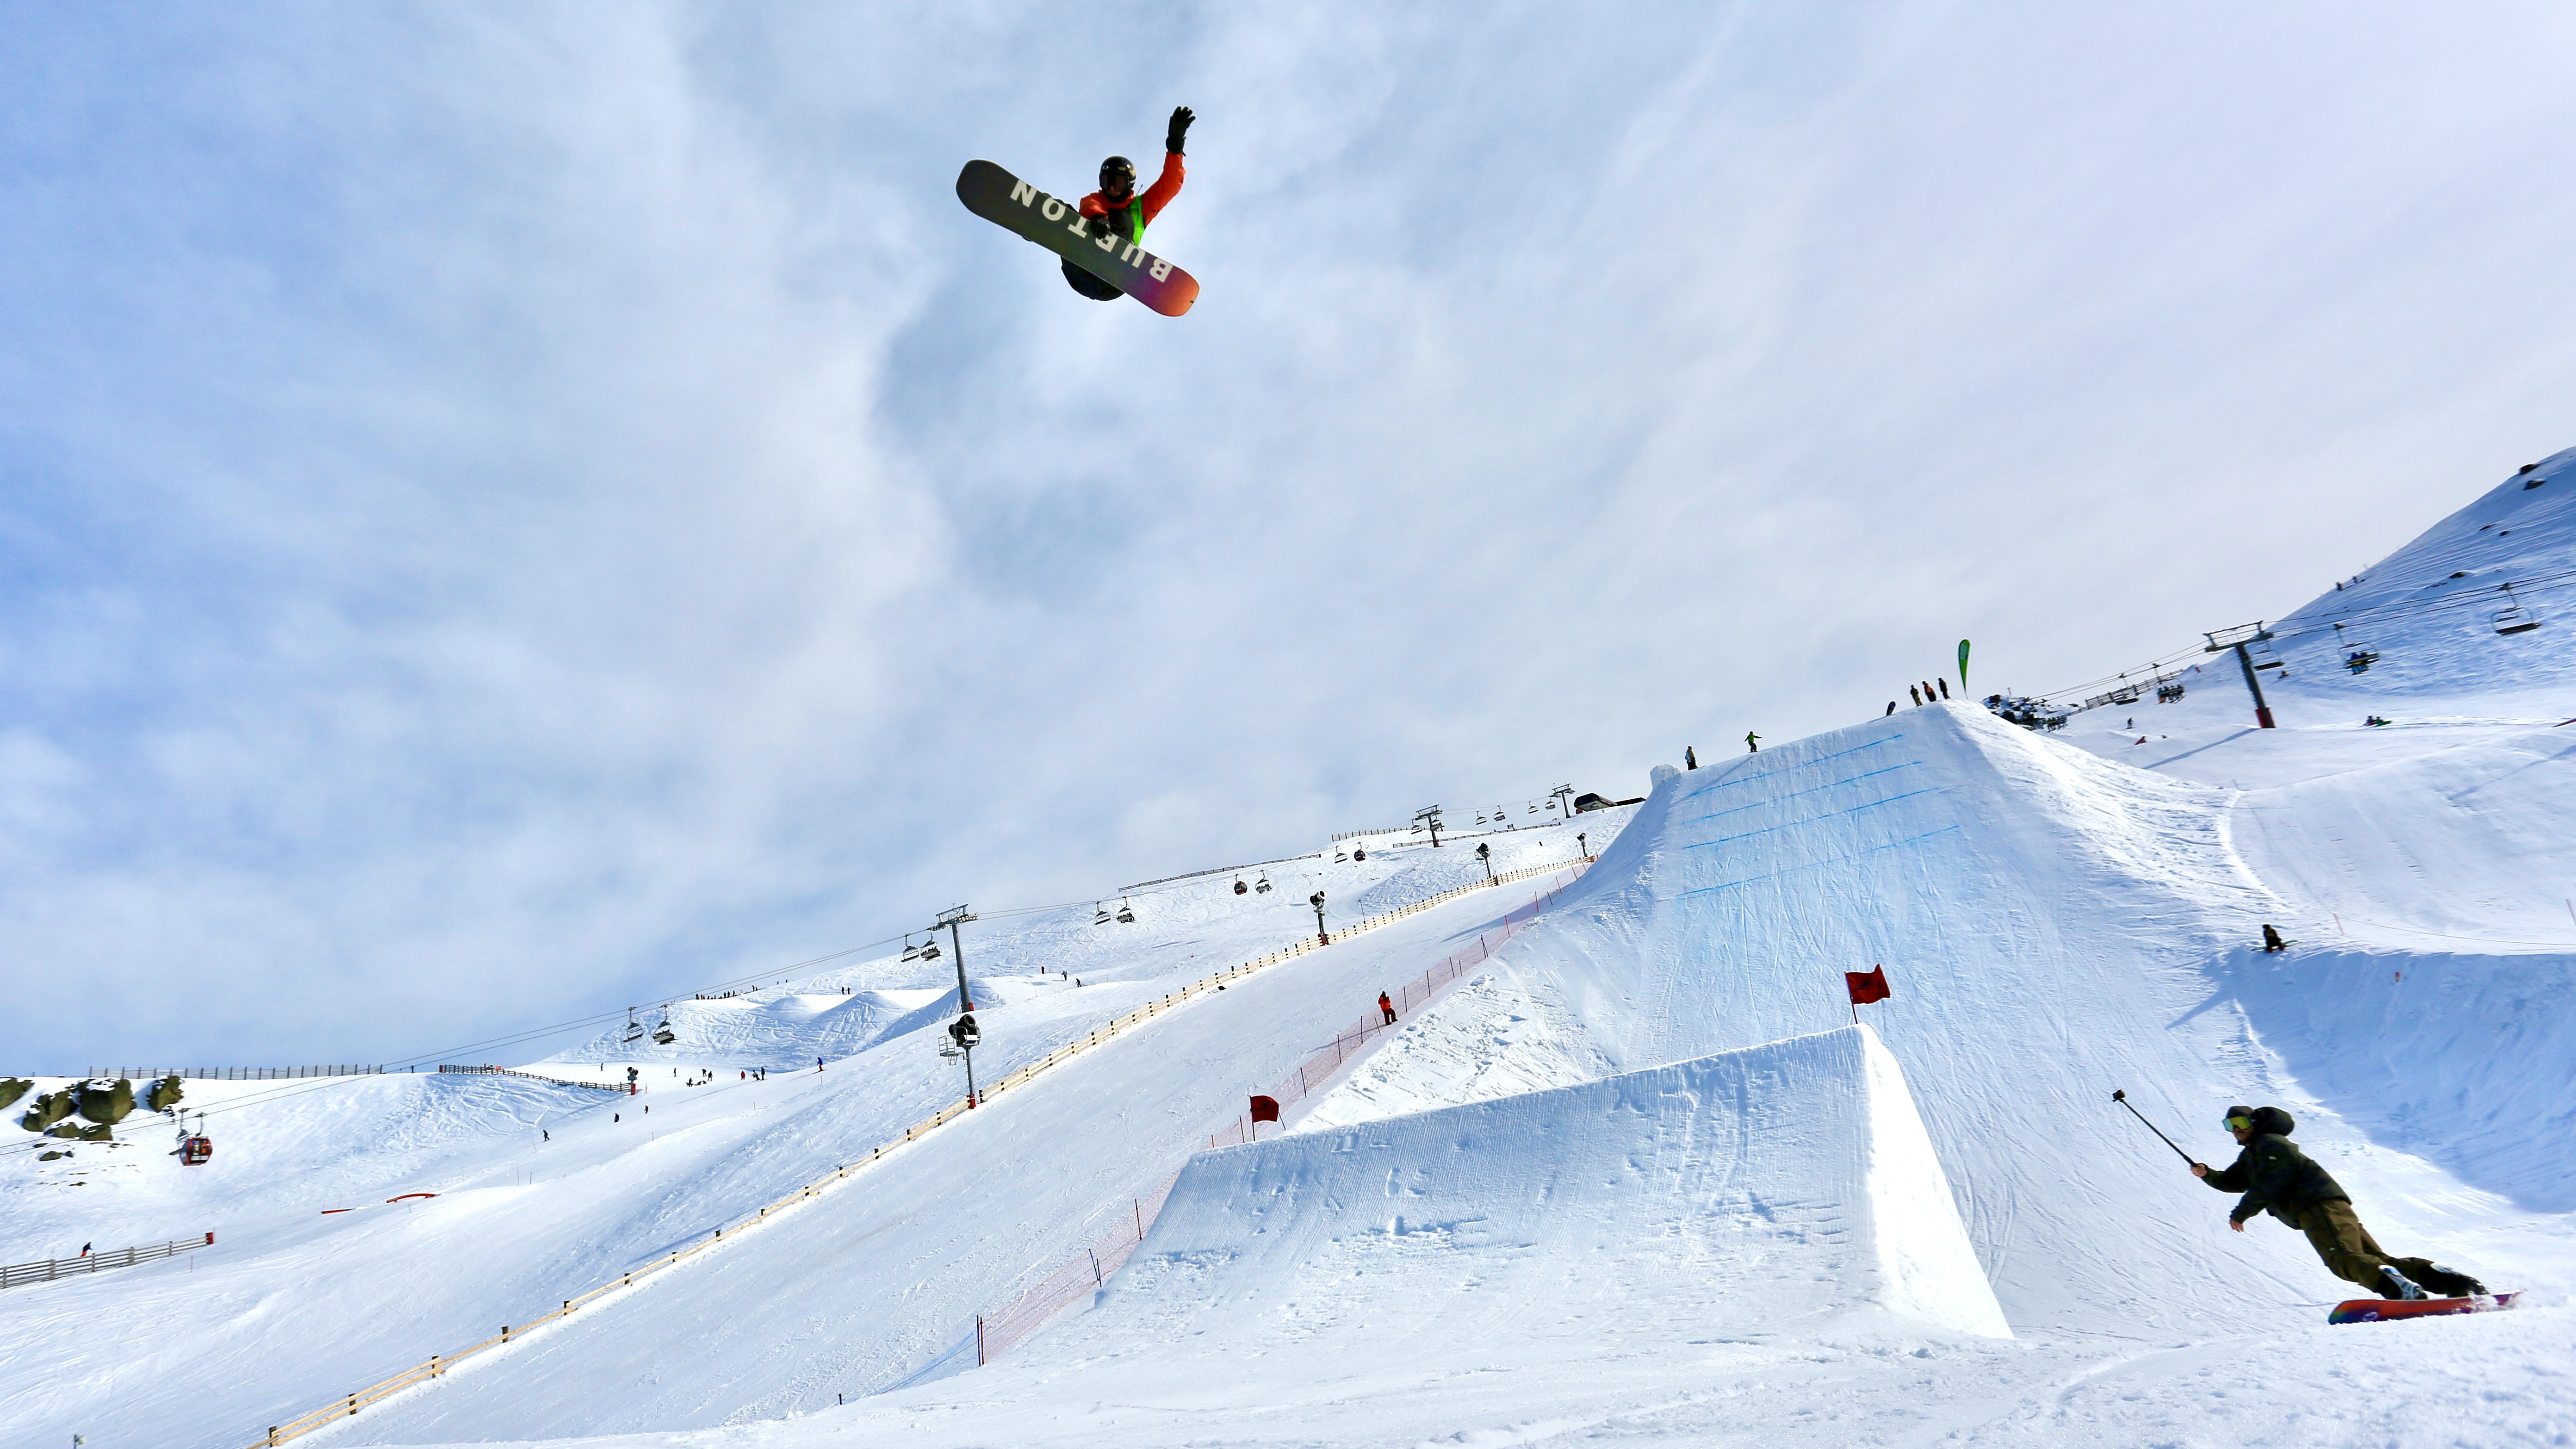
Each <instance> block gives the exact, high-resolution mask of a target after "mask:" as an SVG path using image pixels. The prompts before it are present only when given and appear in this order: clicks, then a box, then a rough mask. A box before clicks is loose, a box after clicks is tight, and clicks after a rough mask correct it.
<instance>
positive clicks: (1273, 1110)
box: [1252, 1097, 1279, 1122]
mask: <svg viewBox="0 0 2576 1449" xmlns="http://www.w3.org/2000/svg"><path fill="white" fill-rule="evenodd" d="M1252 1120H1253V1121H1255V1122H1276V1121H1278V1120H1279V1099H1278V1098H1277V1097H1255V1098H1253V1099H1252Z"/></svg>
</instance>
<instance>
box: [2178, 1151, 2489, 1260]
mask: <svg viewBox="0 0 2576 1449" xmlns="http://www.w3.org/2000/svg"><path fill="white" fill-rule="evenodd" d="M2296 1125H2298V1124H2297V1123H2296V1122H2295V1121H2293V1120H2292V1119H2291V1117H2290V1114H2289V1113H2287V1112H2284V1111H2282V1110H2281V1109H2280V1108H2278V1107H2262V1108H2255V1107H2230V1108H2228V1109H2227V1130H2228V1131H2229V1133H2231V1134H2233V1135H2234V1136H2235V1138H2236V1140H2237V1142H2238V1143H2239V1144H2240V1145H2242V1146H2243V1147H2244V1149H2245V1150H2244V1151H2243V1152H2241V1153H2238V1154H2237V1157H2236V1161H2235V1162H2233V1163H2231V1164H2229V1165H2228V1166H2227V1167H2226V1168H2225V1169H2224V1170H2222V1171H2212V1170H2211V1169H2210V1166H2209V1164H2208V1163H2205V1162H2195V1163H2193V1164H2192V1165H2191V1173H2192V1176H2194V1177H2197V1178H2199V1179H2201V1180H2202V1181H2204V1182H2206V1183H2208V1184H2209V1185H2210V1186H2211V1187H2213V1188H2216V1189H2218V1190H2219V1191H2220V1192H2236V1193H2243V1194H2244V1196H2243V1197H2242V1198H2240V1199H2239V1200H2238V1201H2237V1204H2236V1206H2235V1208H2234V1209H2233V1210H2231V1211H2230V1212H2229V1213H2228V1214H2227V1225H2228V1226H2229V1227H2231V1228H2233V1229H2235V1230H2236V1231H2238V1232H2240V1233H2241V1232H2243V1231H2245V1220H2246V1219H2247V1218H2250V1217H2252V1216H2254V1215H2255V1214H2256V1213H2259V1212H2269V1213H2271V1215H2272V1216H2274V1217H2276V1218H2279V1219H2280V1220H2281V1221H2283V1222H2285V1223H2288V1224H2289V1225H2290V1226H2291V1227H2294V1228H2296V1229H2298V1230H2299V1231H2300V1232H2303V1233H2305V1234H2307V1235H2308V1245H2309V1246H2310V1247H2312V1248H2315V1249H2316V1250H2317V1256H2318V1257H2319V1258H2321V1259H2323V1260H2324V1261H2325V1265H2326V1270H2327V1271H2328V1272H2331V1273H2333V1274H2334V1275H2335V1276H2336V1277H2338V1278H2341V1279H2343V1280H2344V1281H2345V1282H2347V1283H2358V1284H2360V1285H2361V1286H2362V1287H2364V1288H2367V1289H2369V1290H2370V1291H2371V1292H2374V1293H2376V1294H2378V1295H2379V1296H2380V1297H2382V1298H2422V1297H2424V1296H2426V1293H2425V1290H2427V1289H2430V1290H2432V1292H2434V1293H2439V1294H2445V1295H2450V1296H2454V1297H2484V1296H2485V1295H2486V1291H2487V1289H2486V1285H2485V1284H2483V1283H2481V1282H2479V1281H2478V1280H2477V1279H2475V1278H2472V1277H2470V1276H2469V1275H2468V1274H2466V1273H2462V1272H2458V1271H2456V1270H2454V1269H2450V1268H2445V1267H2443V1266H2442V1265H2441V1264H2439V1263H2436V1262H2434V1261H2433V1260H2432V1259H2430V1258H2392V1257H2390V1256H2388V1254H2387V1252H2386V1251H2385V1250H2383V1249H2382V1248H2381V1247H2380V1246H2379V1244H2378V1242H2377V1241H2376V1240H2374V1239H2373V1238H2372V1237H2371V1236H2370V1229H2368V1228H2365V1227H2363V1226H2362V1225H2361V1219H2360V1218H2358V1217H2356V1216H2354V1214H2353V1210H2352V1198H2351V1197H2350V1195H2348V1194H2346V1193H2345V1192H2344V1190H2343V1189H2342V1188H2341V1187H2340V1186H2338V1185H2337V1184H2336V1182H2335V1180H2334V1179H2333V1178H2331V1177H2329V1176H2327V1175H2326V1170H2325V1169H2324V1168H2322V1167H2319V1166H2318V1165H2317V1164H2316V1162H2315V1161H2314V1160H2312V1159H2311V1158H2310V1157H2309V1156H2308V1155H2307V1154H2306V1153H2304V1152H2301V1151H2300V1150H2299V1144H2297V1143H2295V1142H2293V1141H2291V1140H2290V1130H2291V1128H2293V1127H2295V1126H2296Z"/></svg>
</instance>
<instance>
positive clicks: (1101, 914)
mask: <svg viewBox="0 0 2576 1449" xmlns="http://www.w3.org/2000/svg"><path fill="white" fill-rule="evenodd" d="M1091 909H1092V910H1093V911H1094V912H1095V914H1094V915H1093V916H1092V918H1091V924H1093V925H1095V926H1105V925H1108V924H1109V921H1110V915H1109V908H1108V907H1107V906H1104V905H1102V904H1101V903H1100V902H1098V901H1093V902H1092V903H1091Z"/></svg>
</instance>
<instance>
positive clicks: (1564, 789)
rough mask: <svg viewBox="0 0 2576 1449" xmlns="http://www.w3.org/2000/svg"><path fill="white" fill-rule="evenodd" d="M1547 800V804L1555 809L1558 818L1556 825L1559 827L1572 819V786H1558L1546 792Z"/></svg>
mask: <svg viewBox="0 0 2576 1449" xmlns="http://www.w3.org/2000/svg"><path fill="white" fill-rule="evenodd" d="M1547 799H1548V803H1549V804H1551V805H1553V806H1555V807H1556V812H1557V816H1558V819H1557V823H1558V824H1559V825H1562V824H1564V823H1565V822H1566V821H1568V820H1571V819H1573V818H1574V787H1573V786H1572V785H1559V786H1557V787H1556V788H1555V789H1553V790H1550V791H1548V792H1547Z"/></svg>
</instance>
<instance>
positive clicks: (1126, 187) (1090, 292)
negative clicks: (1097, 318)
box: [1063, 106, 1198, 302]
mask: <svg viewBox="0 0 2576 1449" xmlns="http://www.w3.org/2000/svg"><path fill="white" fill-rule="evenodd" d="M1197 119H1198V116H1197V114H1196V113H1195V112H1193V111H1192V110H1191V109H1190V108H1189V107H1187V106H1178V107H1175V108H1174V109H1173V111H1172V121H1171V125H1170V126H1169V127H1168V128H1166V129H1165V130H1164V132H1163V171H1162V174H1161V175H1159V176H1157V177H1155V178H1154V184H1153V185H1151V186H1148V187H1146V188H1145V190H1144V193H1143V194H1142V195H1139V194H1137V191H1136V163H1135V162H1133V161H1130V160H1128V159H1127V158H1126V157H1124V156H1112V157H1110V158H1109V159H1108V160H1106V161H1103V162H1101V163H1100V189H1099V190H1098V191H1095V192H1093V193H1091V194H1090V195H1089V196H1086V197H1084V198H1082V214H1083V215H1084V216H1089V217H1098V218H1100V219H1101V220H1102V221H1105V222H1107V223H1108V225H1109V230H1110V231H1111V232H1112V233H1114V234H1115V235H1117V236H1120V237H1123V238H1125V239H1126V240H1128V241H1131V242H1141V241H1143V240H1144V239H1145V228H1146V227H1147V226H1149V225H1151V224H1152V222H1153V220H1154V218H1155V217H1157V216H1160V215H1161V214H1162V211H1163V208H1164V207H1166V206H1169V205H1170V204H1171V201H1172V198H1173V197H1175V196H1178V195H1180V194H1181V177H1182V174H1183V172H1184V170H1185V169H1186V168H1184V167H1183V166H1182V164H1181V146H1182V143H1184V142H1186V141H1188V140H1189V138H1190V122H1192V121H1194V120H1197ZM1063 265H1064V280H1065V285H1067V286H1069V287H1071V288H1073V289H1074V290H1075V291H1077V292H1080V293H1081V294H1082V295H1084V296H1086V297H1089V298H1090V299H1091V300H1093V301H1095V302H1115V301H1117V300H1118V299H1119V298H1121V297H1123V296H1125V295H1127V294H1126V293H1124V292H1121V291H1119V290H1118V289H1117V288H1116V287H1113V286H1111V285H1109V284H1108V283H1107V282H1104V281H1102V280H1100V279H1099V278H1098V277H1095V276H1093V275H1092V274H1091V273H1089V272H1086V271H1084V270H1083V269H1082V268H1080V267H1077V266H1075V265H1074V264H1073V263H1072V262H1070V261H1067V262H1065V263H1064V264H1063Z"/></svg>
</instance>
